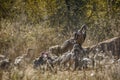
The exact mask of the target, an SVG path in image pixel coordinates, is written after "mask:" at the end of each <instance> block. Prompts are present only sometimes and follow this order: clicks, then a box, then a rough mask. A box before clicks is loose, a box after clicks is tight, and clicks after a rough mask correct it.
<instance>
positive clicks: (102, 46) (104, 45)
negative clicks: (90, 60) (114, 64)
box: [89, 37, 120, 59]
mask: <svg viewBox="0 0 120 80" xmlns="http://www.w3.org/2000/svg"><path fill="white" fill-rule="evenodd" d="M89 48H90V49H89V52H93V53H96V52H97V51H102V52H104V53H107V52H111V53H112V55H113V56H115V58H117V59H119V58H120V37H114V38H111V39H108V40H105V41H102V42H99V43H98V44H96V45H93V46H91V47H89Z"/></svg>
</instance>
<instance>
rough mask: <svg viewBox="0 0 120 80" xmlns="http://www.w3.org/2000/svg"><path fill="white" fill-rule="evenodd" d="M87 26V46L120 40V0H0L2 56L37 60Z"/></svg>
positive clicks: (0, 51)
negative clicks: (27, 55) (31, 57)
mask: <svg viewBox="0 0 120 80" xmlns="http://www.w3.org/2000/svg"><path fill="white" fill-rule="evenodd" d="M83 24H86V25H87V26H88V28H87V38H86V40H85V42H84V44H83V46H91V45H93V44H97V43H98V42H101V41H103V40H106V39H109V38H113V37H116V36H120V25H119V24H120V0H0V54H4V55H6V56H10V57H11V58H14V57H16V56H18V55H21V54H24V53H28V51H29V49H31V50H32V51H31V53H34V55H33V57H34V56H37V55H39V54H40V52H41V51H46V50H48V48H49V47H50V46H52V45H56V44H59V45H60V44H62V43H63V42H64V41H65V40H67V39H69V38H70V37H71V36H73V32H75V31H76V30H78V29H80V28H81V26H82V25H83Z"/></svg>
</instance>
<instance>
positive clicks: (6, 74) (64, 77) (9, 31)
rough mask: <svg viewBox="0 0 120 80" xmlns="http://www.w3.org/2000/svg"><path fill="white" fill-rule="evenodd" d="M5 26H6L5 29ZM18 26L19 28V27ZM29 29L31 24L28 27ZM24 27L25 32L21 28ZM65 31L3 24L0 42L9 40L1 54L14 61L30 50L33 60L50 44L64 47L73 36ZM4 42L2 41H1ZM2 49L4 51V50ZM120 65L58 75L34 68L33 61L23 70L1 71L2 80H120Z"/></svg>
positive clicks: (57, 73)
mask: <svg viewBox="0 0 120 80" xmlns="http://www.w3.org/2000/svg"><path fill="white" fill-rule="evenodd" d="M3 26H6V28H4V27H3ZM18 26H19V29H18V28H16V27H18ZM27 26H28V25H27ZM22 27H24V29H23V28H22ZM61 31H62V29H54V28H46V27H44V28H43V27H41V26H37V27H36V26H34V27H33V26H29V27H26V26H23V25H19V24H17V23H12V24H10V23H6V24H5V22H3V23H2V31H1V32H0V35H1V37H2V38H0V39H1V40H0V41H2V40H3V41H6V42H5V43H4V46H3V47H2V46H1V48H3V49H1V53H3V54H4V55H6V56H7V57H9V58H10V59H12V61H14V59H15V57H17V56H18V55H22V54H24V53H27V50H28V49H33V52H32V54H33V55H32V56H29V57H30V58H32V59H34V58H35V57H36V56H38V55H39V54H40V52H41V51H43V50H44V51H46V50H48V48H49V47H50V46H51V45H55V44H62V42H63V41H64V40H66V39H67V38H69V37H71V32H69V34H70V35H69V36H67V37H66V36H64V35H62V34H59V33H61ZM1 43H2V42H1ZM2 50H3V51H2ZM119 79H120V63H115V64H111V65H106V66H103V67H99V68H96V69H89V70H80V71H74V72H73V71H71V70H69V71H57V72H56V73H53V72H50V71H45V72H42V71H41V70H35V69H33V66H32V60H31V61H30V63H27V65H25V64H24V67H22V68H20V69H17V68H15V67H14V68H10V69H8V70H0V80H119Z"/></svg>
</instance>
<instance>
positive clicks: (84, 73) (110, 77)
mask: <svg viewBox="0 0 120 80" xmlns="http://www.w3.org/2000/svg"><path fill="white" fill-rule="evenodd" d="M0 78H1V79H0V80H119V79H120V66H119V64H114V65H110V67H109V68H102V69H101V68H98V69H94V70H93V69H91V70H80V71H74V72H73V71H57V73H53V72H50V71H46V72H44V73H42V72H41V71H40V70H35V69H33V68H32V66H31V65H28V66H27V67H26V68H23V69H21V70H19V69H12V70H11V71H6V72H5V71H0Z"/></svg>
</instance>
